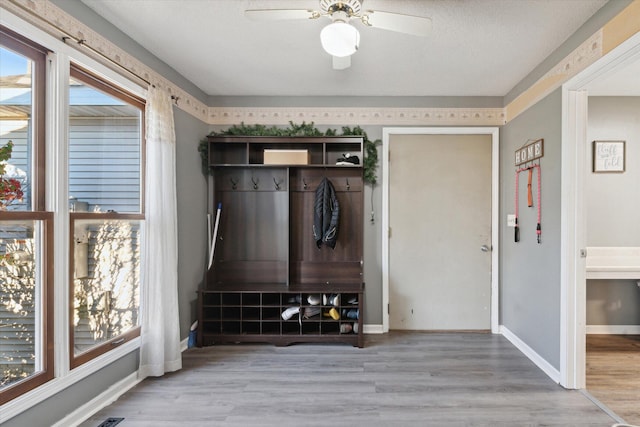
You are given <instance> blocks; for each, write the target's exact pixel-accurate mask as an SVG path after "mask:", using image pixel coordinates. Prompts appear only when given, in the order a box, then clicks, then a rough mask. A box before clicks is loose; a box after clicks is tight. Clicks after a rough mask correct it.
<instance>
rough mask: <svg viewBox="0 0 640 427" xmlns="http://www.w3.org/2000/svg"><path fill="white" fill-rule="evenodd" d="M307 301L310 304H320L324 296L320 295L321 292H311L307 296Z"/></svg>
mask: <svg viewBox="0 0 640 427" xmlns="http://www.w3.org/2000/svg"><path fill="white" fill-rule="evenodd" d="M307 302H308V303H309V304H310V305H320V303H321V302H322V298H321V297H320V294H311V295H308V296H307Z"/></svg>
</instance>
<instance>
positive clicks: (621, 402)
mask: <svg viewBox="0 0 640 427" xmlns="http://www.w3.org/2000/svg"><path fill="white" fill-rule="evenodd" d="M586 362H587V370H586V374H587V377H586V379H587V391H588V392H589V393H591V395H593V396H594V397H595V398H596V399H598V400H599V401H600V402H602V403H604V404H605V405H606V406H607V407H608V408H609V409H611V410H612V411H613V412H615V414H616V415H618V416H620V417H621V418H622V419H623V420H624V421H625V422H626V423H629V424H634V425H640V335H587V359H586Z"/></svg>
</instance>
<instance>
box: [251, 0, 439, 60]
mask: <svg viewBox="0 0 640 427" xmlns="http://www.w3.org/2000/svg"><path fill="white" fill-rule="evenodd" d="M244 13H245V16H246V17H247V18H249V19H253V20H260V21H264V20H290V19H319V18H321V17H327V18H329V19H330V20H331V23H330V24H329V25H327V26H326V27H324V28H323V29H322V31H321V32H320V41H321V43H322V47H323V48H324V50H325V51H326V52H327V53H328V54H330V55H331V56H333V68H334V69H336V70H343V69H345V68H348V67H349V66H351V55H353V54H354V53H356V51H357V50H358V47H359V44H360V32H359V31H358V29H357V28H356V27H354V26H353V25H351V24H350V23H349V21H350V20H351V19H358V20H360V21H361V22H362V24H363V25H364V26H366V27H373V28H380V29H383V30H389V31H396V32H399V33H405V34H412V35H415V36H421V37H424V36H427V35H429V33H430V31H431V19H430V18H427V17H422V16H414V15H404V14H401V13H393V12H382V11H379V10H364V11H363V10H362V0H320V10H310V9H250V10H246V11H245V12H244Z"/></svg>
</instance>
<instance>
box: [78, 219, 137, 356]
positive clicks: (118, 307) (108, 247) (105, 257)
mask: <svg viewBox="0 0 640 427" xmlns="http://www.w3.org/2000/svg"><path fill="white" fill-rule="evenodd" d="M74 236H75V243H74V260H75V263H74V302H73V305H74V319H73V328H74V334H73V336H74V352H75V353H76V354H79V353H82V352H83V351H86V350H88V349H90V348H92V347H93V346H95V345H96V344H99V343H102V342H105V341H107V340H110V339H112V338H114V337H117V336H119V335H121V334H123V333H125V332H127V331H129V330H130V329H131V328H134V327H136V326H137V325H138V301H139V299H138V289H139V283H140V243H139V242H140V237H141V236H140V222H139V221H135V220H129V221H127V220H123V221H116V220H104V221H103V220H78V221H75V222H74Z"/></svg>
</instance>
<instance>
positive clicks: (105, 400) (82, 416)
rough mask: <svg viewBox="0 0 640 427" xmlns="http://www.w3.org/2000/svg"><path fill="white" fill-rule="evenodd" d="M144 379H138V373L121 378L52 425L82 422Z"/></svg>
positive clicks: (72, 426)
mask: <svg viewBox="0 0 640 427" xmlns="http://www.w3.org/2000/svg"><path fill="white" fill-rule="evenodd" d="M141 381H142V380H140V379H138V373H137V372H134V373H132V374H131V375H129V376H127V377H125V378H123V379H121V380H120V381H118V382H117V383H115V384H113V385H112V386H111V387H109V388H108V389H106V390H105V391H103V392H102V393H100V394H99V395H97V396H96V397H94V398H93V399H91V400H90V401H88V402H87V403H85V404H84V405H82V406H80V407H79V408H77V409H76V410H75V411H73V412H72V413H70V414H69V415H67V416H66V417H64V418H63V419H61V420H60V421H58V422H57V423H55V424H53V425H52V427H75V426H78V425H80V424H82V423H83V422H84V421H85V420H86V419H88V418H89V417H91V416H92V415H94V414H96V413H97V412H98V411H100V410H101V409H102V408H104V407H106V406H109V405H111V404H112V403H113V402H115V401H116V400H118V398H119V397H120V396H122V395H123V394H125V393H126V392H127V391H129V390H131V389H132V388H133V387H135V386H136V385H138V383H140V382H141Z"/></svg>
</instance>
